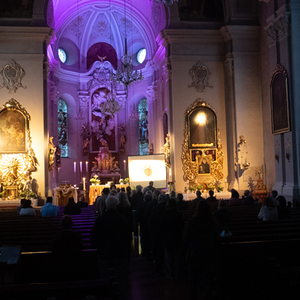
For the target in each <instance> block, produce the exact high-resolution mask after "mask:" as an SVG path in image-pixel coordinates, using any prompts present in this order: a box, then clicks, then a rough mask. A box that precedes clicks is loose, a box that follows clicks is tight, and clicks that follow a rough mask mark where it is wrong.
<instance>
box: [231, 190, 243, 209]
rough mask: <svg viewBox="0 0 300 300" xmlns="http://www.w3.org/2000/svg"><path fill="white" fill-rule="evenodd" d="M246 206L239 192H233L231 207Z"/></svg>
mask: <svg viewBox="0 0 300 300" xmlns="http://www.w3.org/2000/svg"><path fill="white" fill-rule="evenodd" d="M243 204H244V201H243V199H240V194H239V193H238V191H237V190H235V189H232V190H231V198H230V199H229V205H231V206H242V205H243Z"/></svg>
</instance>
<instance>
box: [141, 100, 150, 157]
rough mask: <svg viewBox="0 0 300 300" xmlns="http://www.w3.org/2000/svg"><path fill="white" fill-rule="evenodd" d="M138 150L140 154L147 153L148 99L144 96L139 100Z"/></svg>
mask: <svg viewBox="0 0 300 300" xmlns="http://www.w3.org/2000/svg"><path fill="white" fill-rule="evenodd" d="M138 112H139V150H140V155H147V154H149V136H148V101H147V99H146V98H144V99H142V100H141V101H140V102H139V106H138Z"/></svg>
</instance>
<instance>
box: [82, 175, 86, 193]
mask: <svg viewBox="0 0 300 300" xmlns="http://www.w3.org/2000/svg"><path fill="white" fill-rule="evenodd" d="M82 183H83V190H84V191H85V177H83V178H82Z"/></svg>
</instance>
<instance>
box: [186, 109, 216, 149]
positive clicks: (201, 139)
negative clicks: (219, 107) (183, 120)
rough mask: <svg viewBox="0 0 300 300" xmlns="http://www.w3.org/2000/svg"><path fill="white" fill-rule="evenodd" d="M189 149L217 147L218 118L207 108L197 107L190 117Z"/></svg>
mask: <svg viewBox="0 0 300 300" xmlns="http://www.w3.org/2000/svg"><path fill="white" fill-rule="evenodd" d="M188 130H189V148H190V149H195V148H204V147H205V148H206V149H207V148H216V147H217V118H216V115H215V113H214V112H213V111H212V110H211V109H210V108H209V107H207V106H199V107H195V108H194V109H193V110H192V111H191V112H190V114H189V115H188Z"/></svg>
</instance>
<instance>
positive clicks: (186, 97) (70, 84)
mask: <svg viewBox="0 0 300 300" xmlns="http://www.w3.org/2000/svg"><path fill="white" fill-rule="evenodd" d="M162 2H166V3H167V4H164V3H161V1H134V0H132V1H126V0H125V1H114V0H108V1H79V0H76V1H75V0H74V1H59V0H56V1H33V0H28V1H25V0H24V1H10V2H9V3H3V4H1V7H0V9H1V10H0V11H1V19H0V22H1V50H0V51H1V53H0V62H1V84H2V85H1V89H0V96H1V99H2V100H1V101H2V103H1V107H2V108H1V114H0V116H1V117H0V122H1V131H0V134H1V145H0V147H1V148H0V149H1V154H0V155H1V156H0V159H1V169H0V175H1V176H0V180H1V181H0V184H1V193H2V194H1V196H2V197H3V198H8V197H9V198H14V197H18V195H20V194H22V193H23V194H24V193H27V194H28V193H33V194H35V195H36V196H38V197H39V198H41V199H45V197H46V196H47V195H48V194H49V193H52V195H54V194H55V189H56V188H59V187H60V186H61V185H62V186H65V187H68V186H69V187H71V186H72V187H74V186H75V187H77V188H81V190H82V189H83V181H85V188H86V190H87V194H88V192H89V190H88V189H89V186H90V184H91V182H90V179H92V178H94V176H95V175H96V177H97V180H100V184H105V183H107V182H111V181H113V182H115V183H119V180H121V181H122V179H127V178H129V182H130V177H131V174H130V165H129V163H128V158H129V157H130V156H140V157H142V156H145V155H146V156H147V155H150V156H151V155H157V154H164V155H165V160H166V177H165V180H164V181H165V183H164V185H165V186H164V187H165V188H168V189H169V190H175V191H176V192H181V193H187V194H188V193H189V192H190V191H193V190H195V189H197V187H198V186H200V187H202V191H206V190H208V189H209V188H208V187H213V188H214V189H215V191H223V192H225V191H230V190H231V189H232V188H234V189H236V190H238V191H244V190H245V189H249V190H251V191H253V190H254V189H255V186H256V185H257V183H258V181H257V180H261V179H262V184H263V188H264V191H265V192H267V193H269V192H271V191H272V190H273V189H275V190H277V191H278V193H279V194H281V195H284V196H285V197H287V200H288V201H290V202H293V201H294V202H295V201H297V200H298V198H299V162H298V159H297V157H298V152H299V149H298V148H299V147H298V143H297V141H298V131H299V130H298V128H299V126H298V121H297V117H296V112H297V111H298V110H297V103H298V101H297V99H298V97H299V92H298V88H297V84H296V82H297V76H298V75H297V72H296V70H297V65H298V50H299V45H298V41H299V39H298V36H297V30H296V29H295V28H297V24H298V23H297V22H298V8H299V7H298V6H297V3H296V2H294V1H281V0H276V1H275V0H274V1H218V0H215V1H192V0H191V1H188V0H186V1H179V2H176V1H175V3H174V4H173V5H168V1H162ZM171 2H172V1H171ZM16 7H18V8H16ZM279 83H280V84H279ZM201 116H202V121H201ZM197 117H198V118H197ZM201 122H202V123H201ZM203 159H205V160H206V161H207V162H208V164H209V171H207V170H206V172H205V173H203V172H202V171H201V170H200V165H201V163H202V160H203ZM143 167H144V168H146V167H147V164H146V163H144V166H143ZM131 169H132V168H131ZM141 172H142V171H141ZM144 172H146V171H145V170H144ZM147 172H148V171H147ZM163 172H164V171H163ZM201 172H202V173H201ZM148 173H149V172H148ZM150 173H151V172H150ZM150 173H149V174H150ZM149 174H148V177H147V176H146V180H145V182H144V183H145V184H144V185H146V184H147V183H148V182H147V179H149V180H148V181H150V180H152V178H154V177H153V176H152V177H151V176H150V175H149ZM83 178H85V179H84V180H83ZM154 180H155V178H154ZM92 181H93V179H92ZM94 196H95V195H94Z"/></svg>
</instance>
